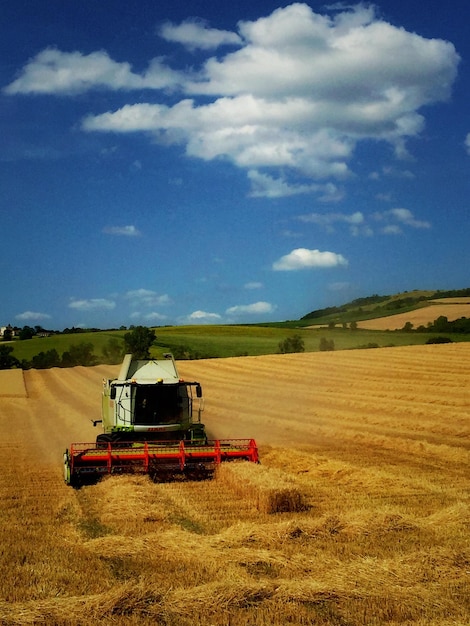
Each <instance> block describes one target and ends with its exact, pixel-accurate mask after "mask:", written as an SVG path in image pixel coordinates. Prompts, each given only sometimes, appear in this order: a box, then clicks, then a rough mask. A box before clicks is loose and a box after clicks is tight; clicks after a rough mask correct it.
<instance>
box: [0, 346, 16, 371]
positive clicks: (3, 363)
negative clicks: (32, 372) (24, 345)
mask: <svg viewBox="0 0 470 626" xmlns="http://www.w3.org/2000/svg"><path fill="white" fill-rule="evenodd" d="M12 352H13V348H12V347H11V346H0V370H9V369H11V368H13V367H19V365H20V362H19V361H18V359H17V358H16V357H14V356H12V354H11V353H12Z"/></svg>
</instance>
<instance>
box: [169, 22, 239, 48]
mask: <svg viewBox="0 0 470 626" xmlns="http://www.w3.org/2000/svg"><path fill="white" fill-rule="evenodd" d="M159 32H160V35H161V36H162V37H163V39H166V40H167V41H174V42H176V43H180V44H182V45H183V46H186V47H187V48H189V49H190V50H194V49H195V48H200V49H202V50H210V49H211V48H218V47H219V46H222V45H239V44H241V42H242V40H241V38H240V36H239V35H237V33H233V32H231V31H228V30H218V29H217V28H209V26H208V24H207V22H205V21H203V20H186V21H184V22H182V23H181V24H172V23H171V22H166V23H165V24H163V26H162V27H161V28H160V31H159Z"/></svg>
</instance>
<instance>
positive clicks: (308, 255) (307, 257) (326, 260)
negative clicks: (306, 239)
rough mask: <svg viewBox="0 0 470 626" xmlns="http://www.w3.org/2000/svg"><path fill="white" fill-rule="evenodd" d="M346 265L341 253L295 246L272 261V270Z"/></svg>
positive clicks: (346, 262)
mask: <svg viewBox="0 0 470 626" xmlns="http://www.w3.org/2000/svg"><path fill="white" fill-rule="evenodd" d="M347 265H348V261H347V260H346V259H345V258H344V257H343V255H341V254H337V253H336V252H320V250H307V249H306V248H296V249H295V250H292V252H290V253H289V254H286V255H285V256H283V257H281V258H280V259H279V260H278V261H276V262H275V263H273V270H275V271H278V272H280V271H293V270H304V269H315V268H327V267H338V266H347Z"/></svg>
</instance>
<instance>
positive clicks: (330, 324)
mask: <svg viewBox="0 0 470 626" xmlns="http://www.w3.org/2000/svg"><path fill="white" fill-rule="evenodd" d="M335 326H336V322H334V321H333V320H331V321H330V322H328V328H329V329H330V330H333V328H334V327H335Z"/></svg>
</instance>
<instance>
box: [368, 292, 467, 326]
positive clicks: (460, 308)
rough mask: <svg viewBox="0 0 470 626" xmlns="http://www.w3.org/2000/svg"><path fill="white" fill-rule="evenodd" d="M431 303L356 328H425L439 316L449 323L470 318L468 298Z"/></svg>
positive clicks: (445, 299)
mask: <svg viewBox="0 0 470 626" xmlns="http://www.w3.org/2000/svg"><path fill="white" fill-rule="evenodd" d="M432 302H435V303H436V304H430V305H429V306H426V307H423V308H422V309H416V310H415V311H408V313H397V314H395V315H387V316H386V317H377V318H374V319H371V320H363V321H361V322H358V323H357V327H358V328H365V329H367V330H400V329H402V328H403V326H404V325H405V324H406V323H407V322H411V323H412V324H413V328H418V326H427V325H428V324H430V323H432V322H434V321H435V320H436V319H437V318H438V317H441V316H444V317H447V319H448V320H449V321H450V322H453V321H454V320H457V319H460V318H461V317H470V302H469V301H468V298H466V299H462V298H442V299H440V300H439V299H438V300H433V301H432Z"/></svg>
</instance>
